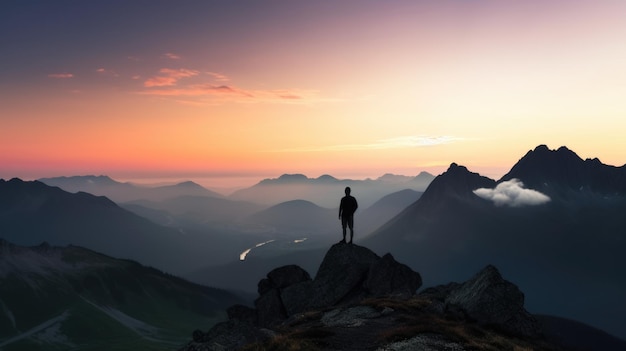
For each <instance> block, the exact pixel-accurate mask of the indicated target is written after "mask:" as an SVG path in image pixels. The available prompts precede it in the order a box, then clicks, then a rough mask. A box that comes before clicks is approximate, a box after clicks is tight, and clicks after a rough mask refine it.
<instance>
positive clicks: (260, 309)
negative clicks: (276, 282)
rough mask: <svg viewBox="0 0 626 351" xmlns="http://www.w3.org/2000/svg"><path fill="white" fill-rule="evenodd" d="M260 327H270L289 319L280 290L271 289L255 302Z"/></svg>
mask: <svg viewBox="0 0 626 351" xmlns="http://www.w3.org/2000/svg"><path fill="white" fill-rule="evenodd" d="M254 306H255V307H256V310H257V317H258V319H257V322H258V325H259V326H262V327H269V326H271V325H273V324H275V323H276V322H279V321H281V320H283V319H285V318H287V313H286V311H285V307H284V306H283V302H282V300H281V298H280V292H279V291H278V289H271V290H270V291H268V292H266V293H265V294H263V295H261V296H259V298H258V299H256V300H255V301H254Z"/></svg>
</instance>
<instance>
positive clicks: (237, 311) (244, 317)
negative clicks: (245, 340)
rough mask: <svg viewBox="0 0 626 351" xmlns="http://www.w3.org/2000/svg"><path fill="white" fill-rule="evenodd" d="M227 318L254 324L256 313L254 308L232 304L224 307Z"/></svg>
mask: <svg viewBox="0 0 626 351" xmlns="http://www.w3.org/2000/svg"><path fill="white" fill-rule="evenodd" d="M226 314H227V315H228V319H236V320H239V321H242V322H246V323H250V324H252V325H256V324H257V322H258V320H257V313H256V309H254V308H252V307H248V306H244V305H232V306H230V307H228V308H227V309H226Z"/></svg>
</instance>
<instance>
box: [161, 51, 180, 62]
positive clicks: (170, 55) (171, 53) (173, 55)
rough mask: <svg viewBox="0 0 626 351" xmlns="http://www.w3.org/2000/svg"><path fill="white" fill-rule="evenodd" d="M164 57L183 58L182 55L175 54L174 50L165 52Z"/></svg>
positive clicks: (171, 58)
mask: <svg viewBox="0 0 626 351" xmlns="http://www.w3.org/2000/svg"><path fill="white" fill-rule="evenodd" d="M163 57H164V58H166V59H170V60H180V59H181V58H182V57H181V56H180V55H178V54H175V53H173V52H167V53H165V54H163Z"/></svg>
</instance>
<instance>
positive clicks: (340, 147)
mask: <svg viewBox="0 0 626 351" xmlns="http://www.w3.org/2000/svg"><path fill="white" fill-rule="evenodd" d="M463 140H466V139H465V138H460V137H454V136H447V135H446V136H427V135H411V136H400V137H394V138H387V139H379V140H375V141H373V142H371V143H363V144H337V145H327V146H319V147H310V148H306V147H305V148H292V149H281V150H276V151H279V152H317V151H352V150H384V149H400V148H414V147H428V146H436V145H443V144H450V143H453V142H458V141H463Z"/></svg>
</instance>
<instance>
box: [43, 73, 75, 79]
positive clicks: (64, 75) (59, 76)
mask: <svg viewBox="0 0 626 351" xmlns="http://www.w3.org/2000/svg"><path fill="white" fill-rule="evenodd" d="M48 78H56V79H67V78H74V75H73V74H72V73H52V74H48Z"/></svg>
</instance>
